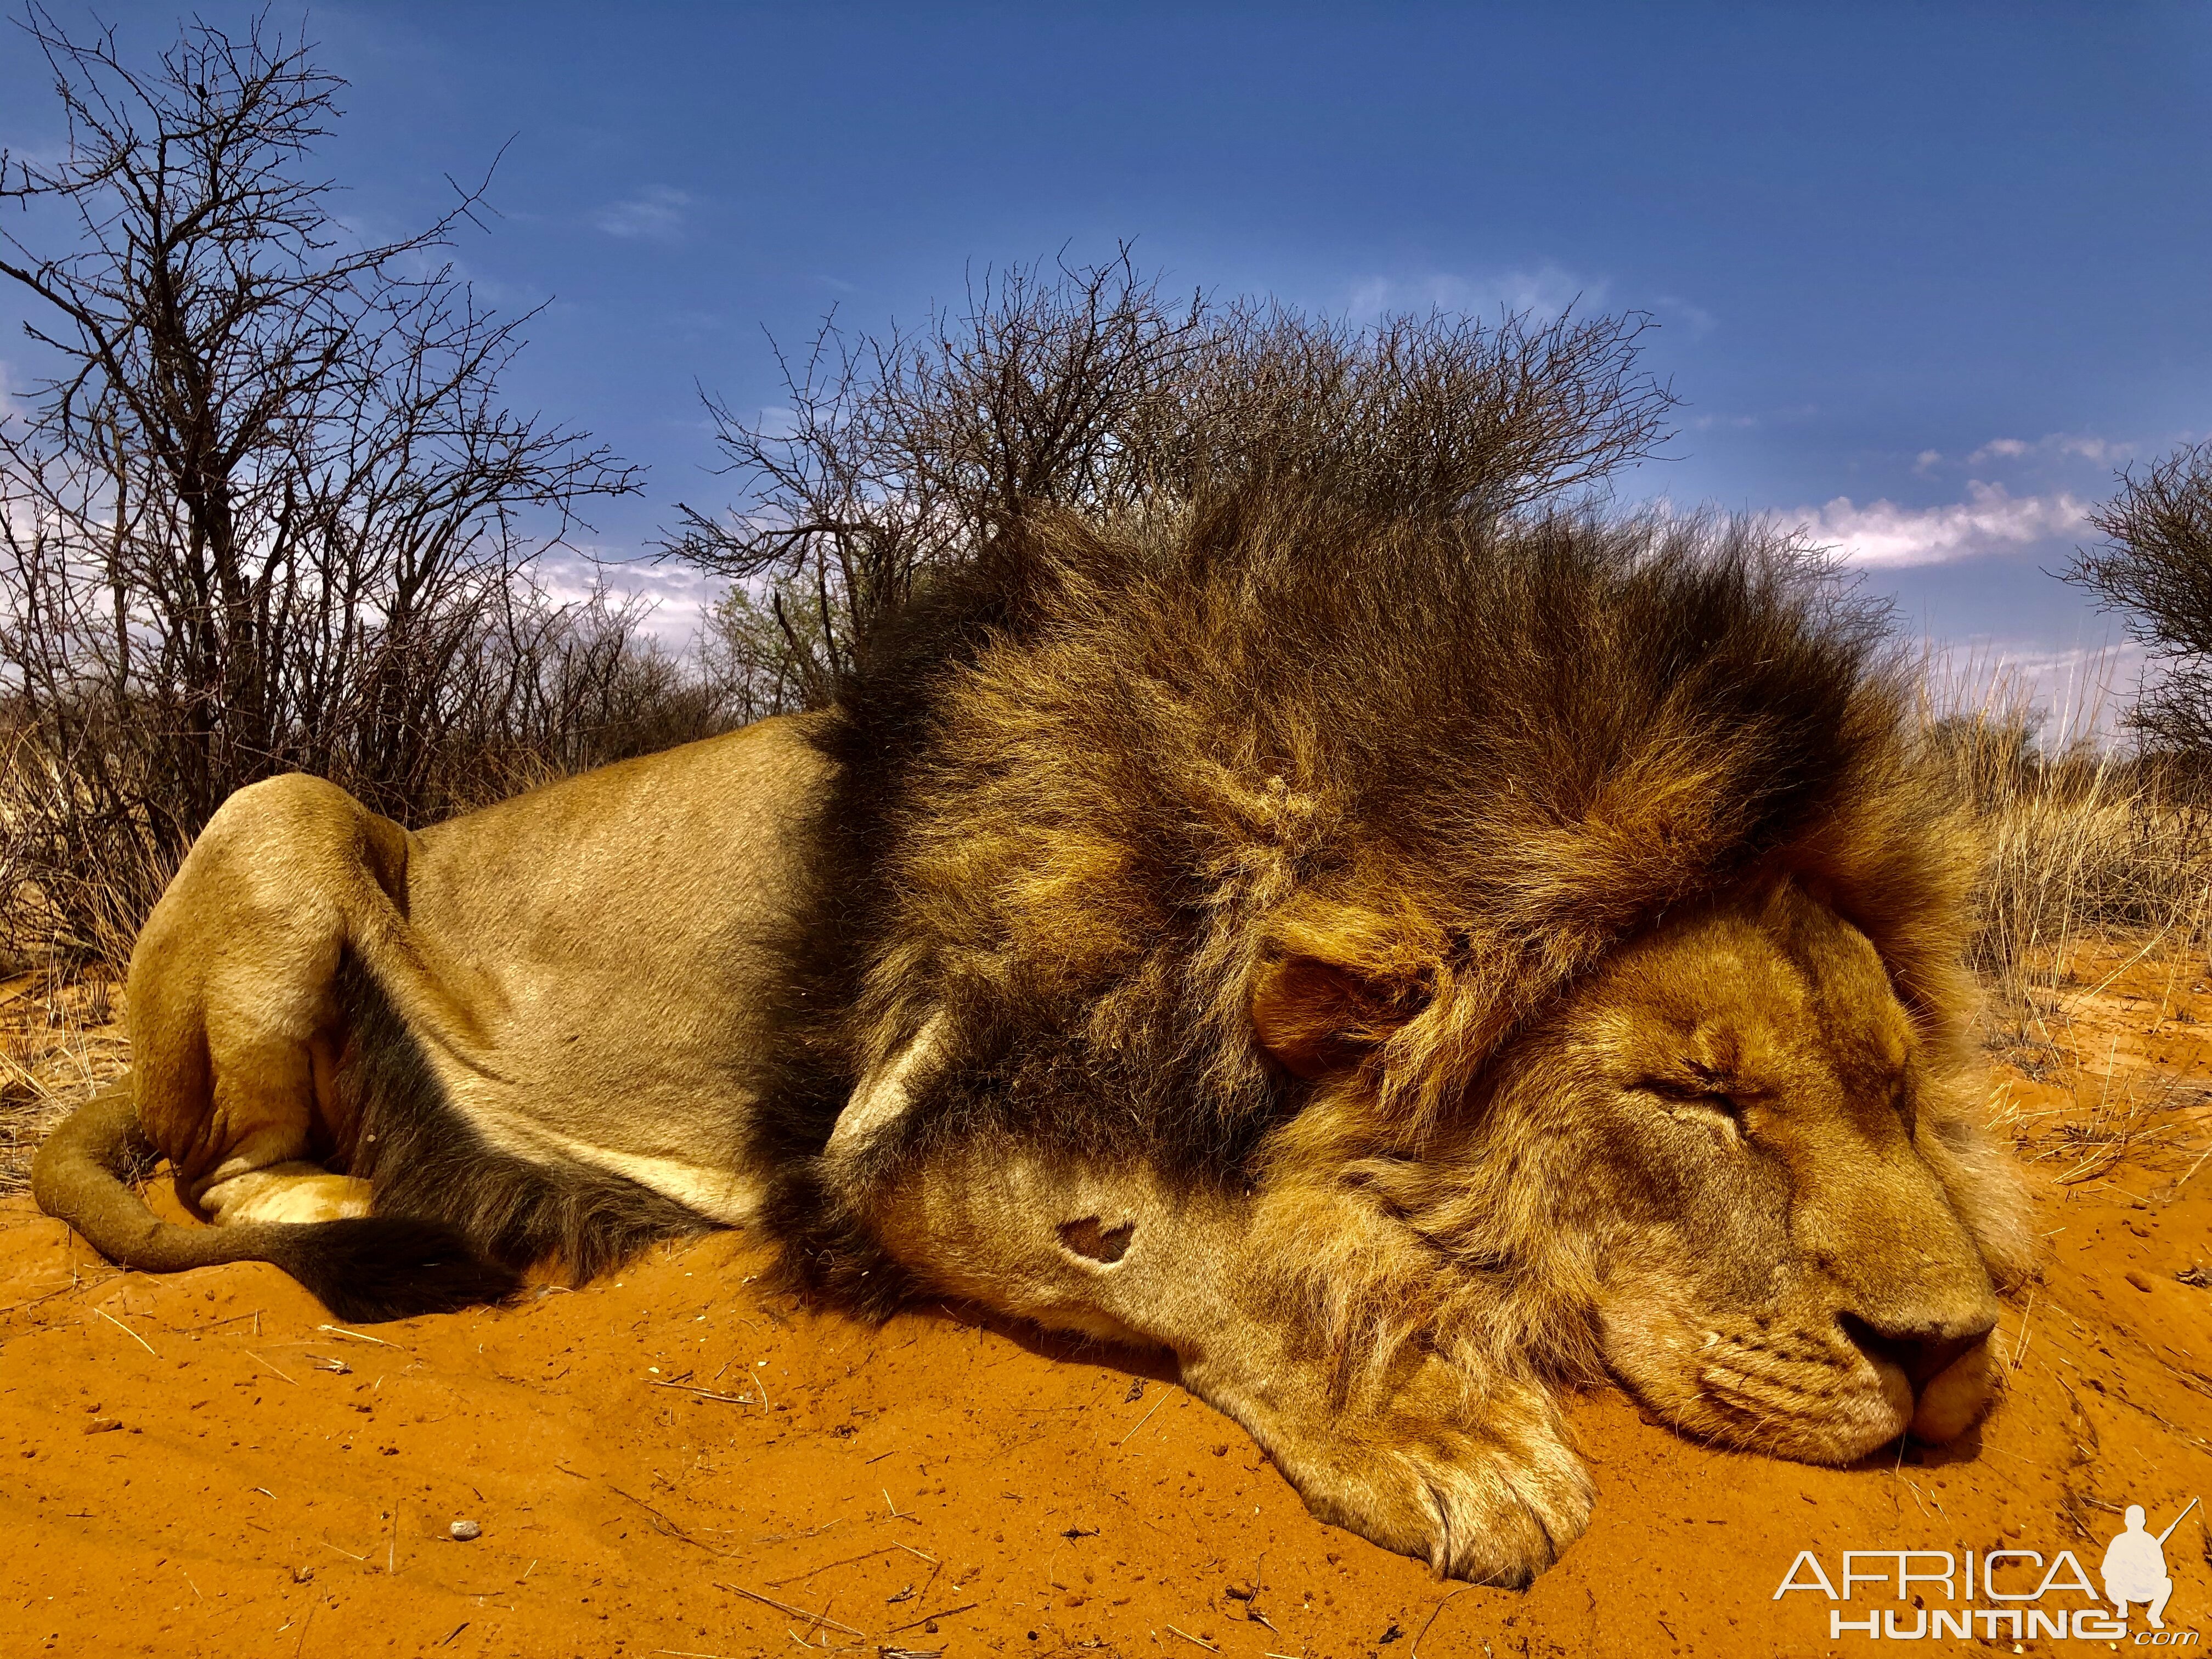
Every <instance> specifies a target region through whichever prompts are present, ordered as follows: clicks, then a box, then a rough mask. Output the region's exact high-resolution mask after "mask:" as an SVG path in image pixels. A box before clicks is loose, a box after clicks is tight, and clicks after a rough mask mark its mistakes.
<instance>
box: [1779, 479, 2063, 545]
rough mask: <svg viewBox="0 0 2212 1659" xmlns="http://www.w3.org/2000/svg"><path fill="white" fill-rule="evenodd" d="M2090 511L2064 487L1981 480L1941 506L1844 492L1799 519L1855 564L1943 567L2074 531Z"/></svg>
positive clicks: (1810, 533) (1811, 508)
mask: <svg viewBox="0 0 2212 1659" xmlns="http://www.w3.org/2000/svg"><path fill="white" fill-rule="evenodd" d="M2088 511H2089V509H2088V505H2087V503H2086V502H2084V501H2081V500H2080V499H2079V498H2078V497H2076V496H2075V495H2070V494H2068V493H2066V492H2064V491H2061V492H2060V493H2059V494H2057V495H2011V494H2009V493H2008V491H2007V490H2006V489H2005V488H2004V486H2003V485H2002V484H1992V483H1981V482H1980V481H1978V480H1977V481H1975V482H1973V483H1969V484H1968V485H1967V486H1966V500H1965V501H1952V502H1949V503H1948V504H1946V505H1944V506H1941V507H1899V505H1898V504H1897V503H1896V502H1894V501H1869V502H1868V503H1867V504H1866V505H1865V506H1863V507H1862V506H1860V505H1859V504H1858V503H1857V502H1856V501H1852V500H1851V498H1850V496H1848V495H1838V496H1837V497H1836V498H1835V500H1833V501H1830V502H1829V503H1828V504H1827V505H1826V507H1808V508H1805V509H1802V511H1801V512H1800V513H1797V514H1796V517H1797V519H1798V520H1799V521H1800V522H1801V523H1802V525H1803V526H1804V527H1805V530H1806V532H1807V533H1808V535H1809V536H1811V537H1812V538H1813V539H1814V540H1815V541H1818V542H1822V543H1825V544H1828V545H1830V546H1832V547H1834V548H1836V549H1837V550H1838V551H1839V552H1841V553H1842V554H1843V556H1844V557H1845V558H1846V559H1848V560H1849V561H1850V562H1852V563H1854V564H1863V565H1909V564H1942V563H1944V562H1947V561H1948V560H1952V559H1965V558H1971V557H1972V556H1974V555H1975V554H1977V553H1993V552H1998V551H2001V550H2003V549H2005V548H2008V547H2024V546H2027V544H2030V543H2033V542H2040V541H2047V540H2050V539H2051V538H2056V537H2060V536H2066V535H2070V534H2072V533H2074V532H2075V531H2077V530H2078V529H2079V528H2080V527H2081V525H2082V523H2083V522H2084V521H2085V520H2087V517H2088Z"/></svg>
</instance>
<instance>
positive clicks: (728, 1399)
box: [646, 1376, 753, 1406]
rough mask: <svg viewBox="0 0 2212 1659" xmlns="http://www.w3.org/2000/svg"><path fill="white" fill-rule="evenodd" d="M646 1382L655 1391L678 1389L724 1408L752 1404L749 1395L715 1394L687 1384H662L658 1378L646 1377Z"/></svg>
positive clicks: (709, 1390)
mask: <svg viewBox="0 0 2212 1659" xmlns="http://www.w3.org/2000/svg"><path fill="white" fill-rule="evenodd" d="M646 1381H647V1382H648V1383H652V1384H653V1387H654V1388H656V1389H682V1390H683V1391H684V1393H685V1394H696V1395H698V1396H699V1397H700V1398H701V1399H702V1400H717V1401H720V1402H721V1403H722V1404H723V1405H725V1406H750V1405H751V1404H752V1403H753V1397H752V1396H751V1395H749V1394H717V1393H715V1392H714V1389H698V1388H694V1387H693V1386H692V1385H691V1384H690V1383H663V1382H661V1381H660V1380H659V1378H658V1377H651V1376H648V1377H647V1378H646Z"/></svg>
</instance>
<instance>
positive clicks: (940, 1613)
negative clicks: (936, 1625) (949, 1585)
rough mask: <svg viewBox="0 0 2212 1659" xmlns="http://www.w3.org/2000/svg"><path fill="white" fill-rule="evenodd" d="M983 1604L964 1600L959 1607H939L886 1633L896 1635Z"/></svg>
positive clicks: (956, 1586) (969, 1610) (955, 1586)
mask: <svg viewBox="0 0 2212 1659" xmlns="http://www.w3.org/2000/svg"><path fill="white" fill-rule="evenodd" d="M953 1588H954V1589H959V1588H960V1587H959V1586H958V1585H957V1584H955V1585H954V1586H953ZM982 1605H983V1604H982V1603H981V1601H963V1602H962V1603H961V1604H960V1605H959V1606H958V1607H939V1609H938V1610H937V1611H936V1612H935V1613H923V1614H922V1615H921V1618H919V1619H911V1620H908V1621H907V1622H906V1623H905V1624H903V1625H894V1626H891V1627H890V1629H889V1630H887V1631H885V1632H884V1635H886V1636H896V1635H897V1634H898V1633H899V1632H901V1631H902V1630H912V1629H913V1628H914V1627H915V1626H916V1625H926V1624H927V1623H928V1622H929V1621H930V1620H933V1619H950V1618H951V1616H952V1615H953V1614H954V1613H968V1612H971V1611H972V1610H974V1609H975V1608H976V1607H981V1606H982Z"/></svg>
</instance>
